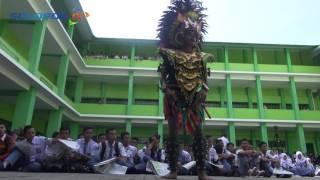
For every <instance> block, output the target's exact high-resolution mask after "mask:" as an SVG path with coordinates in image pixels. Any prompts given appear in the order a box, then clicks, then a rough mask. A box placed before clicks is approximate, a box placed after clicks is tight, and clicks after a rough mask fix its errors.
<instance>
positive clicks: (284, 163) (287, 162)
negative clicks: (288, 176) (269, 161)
mask: <svg viewBox="0 0 320 180" xmlns="http://www.w3.org/2000/svg"><path fill="white" fill-rule="evenodd" d="M280 167H281V168H282V169H284V170H286V171H290V172H292V169H293V167H294V164H293V163H292V160H291V158H290V157H288V155H287V154H286V153H282V154H280Z"/></svg>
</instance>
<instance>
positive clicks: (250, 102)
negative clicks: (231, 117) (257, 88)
mask: <svg viewBox="0 0 320 180" xmlns="http://www.w3.org/2000/svg"><path fill="white" fill-rule="evenodd" d="M246 92H247V97H248V107H249V108H250V109H252V108H253V101H252V96H251V94H252V93H251V88H249V87H248V88H246Z"/></svg>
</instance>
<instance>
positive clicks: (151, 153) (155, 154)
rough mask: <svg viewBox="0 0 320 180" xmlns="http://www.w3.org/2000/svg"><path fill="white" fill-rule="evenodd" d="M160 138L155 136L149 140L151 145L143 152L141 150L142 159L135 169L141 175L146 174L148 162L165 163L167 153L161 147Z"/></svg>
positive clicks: (139, 153)
mask: <svg viewBox="0 0 320 180" xmlns="http://www.w3.org/2000/svg"><path fill="white" fill-rule="evenodd" d="M159 143H160V136H159V135H153V136H151V137H150V138H149V143H148V144H147V145H146V147H144V148H143V149H142V150H139V152H138V155H139V157H140V163H139V164H137V165H136V166H135V168H136V169H137V170H138V171H139V172H140V173H146V172H145V171H146V166H147V163H148V161H150V160H153V161H158V162H164V161H165V152H164V150H163V149H160V147H159Z"/></svg>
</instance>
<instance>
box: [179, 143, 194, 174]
mask: <svg viewBox="0 0 320 180" xmlns="http://www.w3.org/2000/svg"><path fill="white" fill-rule="evenodd" d="M191 161H192V157H191V155H190V153H189V152H188V151H186V150H184V149H183V148H182V147H180V153H179V156H178V167H179V170H178V175H190V173H191V170H190V171H188V170H187V169H185V168H182V166H183V165H184V164H187V163H189V162H191Z"/></svg>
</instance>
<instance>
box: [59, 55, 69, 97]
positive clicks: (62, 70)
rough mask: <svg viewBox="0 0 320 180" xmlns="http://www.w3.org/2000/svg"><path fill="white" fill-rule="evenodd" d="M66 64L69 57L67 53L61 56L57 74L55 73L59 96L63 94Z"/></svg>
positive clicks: (66, 71) (66, 73) (67, 64)
mask: <svg viewBox="0 0 320 180" xmlns="http://www.w3.org/2000/svg"><path fill="white" fill-rule="evenodd" d="M68 66H69V57H68V55H64V56H62V57H61V60H60V64H59V70H58V75H57V88H58V95H59V96H60V97H63V96H64V90H65V86H66V81H67V75H68Z"/></svg>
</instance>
